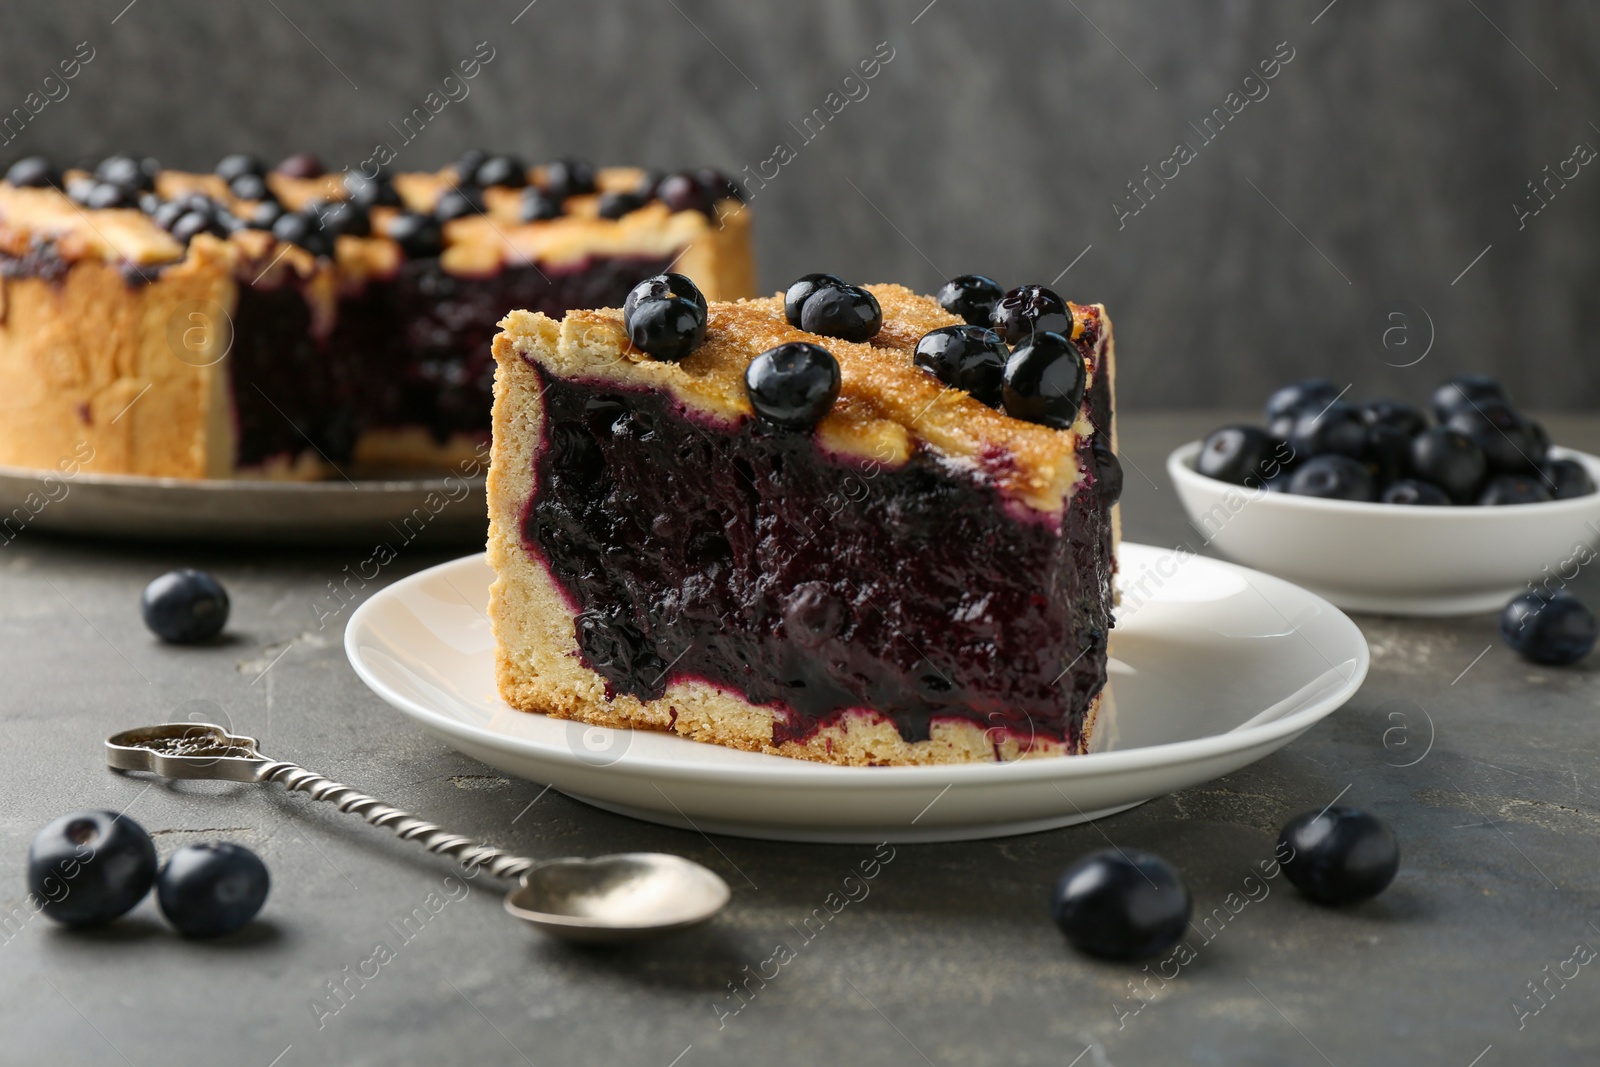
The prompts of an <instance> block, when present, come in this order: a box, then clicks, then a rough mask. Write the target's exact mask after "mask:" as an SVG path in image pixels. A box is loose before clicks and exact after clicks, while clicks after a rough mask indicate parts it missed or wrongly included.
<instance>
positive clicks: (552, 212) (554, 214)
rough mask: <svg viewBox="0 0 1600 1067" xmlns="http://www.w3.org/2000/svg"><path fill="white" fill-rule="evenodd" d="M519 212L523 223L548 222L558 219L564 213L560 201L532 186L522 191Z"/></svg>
mask: <svg viewBox="0 0 1600 1067" xmlns="http://www.w3.org/2000/svg"><path fill="white" fill-rule="evenodd" d="M521 211H522V214H521V218H522V221H523V222H548V221H549V220H550V219H559V218H560V217H561V216H562V215H563V214H564V213H565V209H564V208H563V207H562V206H561V201H560V200H558V199H556V198H555V197H553V196H551V195H550V194H549V193H547V192H545V191H544V190H543V189H535V188H533V187H532V186H530V187H528V188H527V189H524V190H523V191H522V209H521Z"/></svg>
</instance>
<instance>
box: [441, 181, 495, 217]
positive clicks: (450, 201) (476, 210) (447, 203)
mask: <svg viewBox="0 0 1600 1067" xmlns="http://www.w3.org/2000/svg"><path fill="white" fill-rule="evenodd" d="M481 214H483V190H481V189H479V188H478V187H477V186H475V185H459V186H457V187H456V188H454V189H446V190H445V191H444V192H443V193H440V194H439V199H438V200H437V201H436V202H435V203H434V205H433V217H434V218H436V219H438V220H439V221H440V222H449V221H450V220H451V219H459V218H462V217H464V216H466V215H481Z"/></svg>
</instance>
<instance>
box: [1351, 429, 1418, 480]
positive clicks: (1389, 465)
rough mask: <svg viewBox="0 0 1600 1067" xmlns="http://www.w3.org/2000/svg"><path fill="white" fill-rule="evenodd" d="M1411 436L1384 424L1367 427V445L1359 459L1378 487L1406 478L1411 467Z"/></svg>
mask: <svg viewBox="0 0 1600 1067" xmlns="http://www.w3.org/2000/svg"><path fill="white" fill-rule="evenodd" d="M1412 436H1413V435H1412V434H1408V433H1404V432H1402V431H1401V430H1398V429H1396V428H1395V427H1394V426H1391V425H1390V424H1388V423H1384V422H1375V423H1372V424H1370V425H1369V426H1368V427H1367V444H1366V447H1365V448H1364V449H1363V450H1362V454H1361V458H1362V460H1363V461H1364V462H1365V463H1366V465H1367V469H1368V470H1370V471H1371V472H1372V477H1373V478H1374V479H1375V480H1376V481H1377V483H1378V484H1379V485H1388V484H1389V483H1390V482H1395V481H1399V480H1400V479H1401V478H1404V477H1405V476H1406V471H1407V470H1408V469H1410V465H1411V440H1412Z"/></svg>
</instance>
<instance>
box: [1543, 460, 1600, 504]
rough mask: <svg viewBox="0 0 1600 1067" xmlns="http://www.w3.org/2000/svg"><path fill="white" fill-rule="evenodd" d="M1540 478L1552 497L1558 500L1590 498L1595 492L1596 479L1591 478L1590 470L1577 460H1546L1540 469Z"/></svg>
mask: <svg viewBox="0 0 1600 1067" xmlns="http://www.w3.org/2000/svg"><path fill="white" fill-rule="evenodd" d="M1540 476H1541V479H1542V480H1543V481H1544V484H1545V487H1546V488H1547V489H1549V490H1550V495H1551V496H1552V497H1554V498H1555V499H1557V500H1571V499H1572V498H1573V497H1579V496H1588V495H1589V494H1590V493H1592V492H1594V490H1595V486H1594V479H1593V478H1591V477H1589V468H1587V467H1585V466H1584V465H1583V464H1582V463H1579V462H1578V461H1577V460H1575V459H1550V460H1546V461H1545V463H1544V466H1543V467H1542V468H1540Z"/></svg>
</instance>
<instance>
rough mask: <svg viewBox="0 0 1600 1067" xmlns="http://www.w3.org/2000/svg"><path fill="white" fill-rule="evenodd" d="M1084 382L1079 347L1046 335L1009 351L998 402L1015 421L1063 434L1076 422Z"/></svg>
mask: <svg viewBox="0 0 1600 1067" xmlns="http://www.w3.org/2000/svg"><path fill="white" fill-rule="evenodd" d="M1087 380H1088V376H1087V373H1086V372H1085V370H1084V366H1083V356H1082V355H1081V354H1079V352H1078V346H1077V345H1075V344H1073V343H1072V342H1071V341H1069V340H1067V339H1066V338H1065V337H1063V336H1062V335H1061V334H1059V333H1051V332H1049V331H1046V332H1044V333H1037V334H1034V335H1033V336H1032V337H1030V338H1028V339H1027V340H1025V341H1023V342H1022V343H1021V344H1019V345H1017V346H1016V347H1015V348H1013V349H1012V350H1011V358H1010V359H1008V360H1007V361H1006V375H1005V380H1004V385H1003V386H1002V388H1001V399H1002V400H1003V401H1004V403H1005V411H1006V414H1007V415H1010V416H1011V417H1012V418H1014V419H1023V420H1025V421H1027V422H1036V423H1039V424H1040V425H1043V426H1053V427H1055V428H1056V429H1058V430H1065V429H1069V428H1071V426H1072V424H1073V423H1074V422H1076V421H1077V419H1078V409H1079V407H1080V406H1082V404H1083V390H1084V387H1085V386H1086V384H1087Z"/></svg>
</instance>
